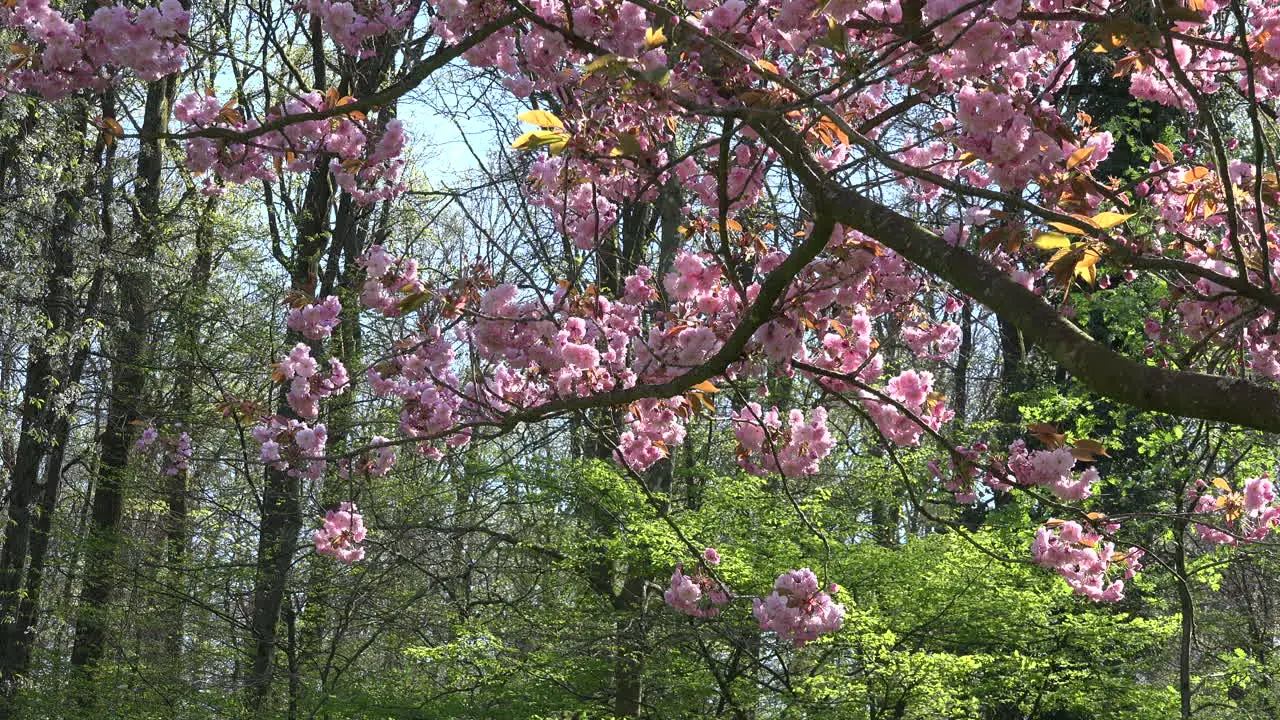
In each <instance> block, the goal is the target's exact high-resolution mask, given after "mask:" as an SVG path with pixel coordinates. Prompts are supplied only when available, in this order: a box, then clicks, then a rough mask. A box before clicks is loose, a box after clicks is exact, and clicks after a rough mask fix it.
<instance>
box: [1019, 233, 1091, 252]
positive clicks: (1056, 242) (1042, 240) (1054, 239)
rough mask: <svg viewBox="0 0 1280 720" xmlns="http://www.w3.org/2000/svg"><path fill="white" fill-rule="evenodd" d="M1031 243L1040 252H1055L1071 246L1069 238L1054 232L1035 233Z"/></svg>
mask: <svg viewBox="0 0 1280 720" xmlns="http://www.w3.org/2000/svg"><path fill="white" fill-rule="evenodd" d="M1077 232H1079V231H1077ZM1031 242H1032V243H1034V244H1035V246H1036V247H1038V248H1040V249H1041V250H1057V249H1061V248H1066V247H1070V246H1071V238H1069V237H1067V236H1066V235H1063V234H1062V233H1056V232H1039V233H1036V235H1035V237H1034V238H1032V240H1031Z"/></svg>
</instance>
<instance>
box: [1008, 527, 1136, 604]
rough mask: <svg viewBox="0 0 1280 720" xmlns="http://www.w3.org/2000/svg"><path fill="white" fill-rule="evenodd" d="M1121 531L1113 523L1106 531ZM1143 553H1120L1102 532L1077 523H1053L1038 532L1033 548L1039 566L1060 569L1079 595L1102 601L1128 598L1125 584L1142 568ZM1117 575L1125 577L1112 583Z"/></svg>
mask: <svg viewBox="0 0 1280 720" xmlns="http://www.w3.org/2000/svg"><path fill="white" fill-rule="evenodd" d="M1118 529H1119V526H1118V525H1116V524H1114V523H1112V524H1109V525H1107V526H1106V528H1105V531H1106V532H1107V533H1114V532H1115V531H1116V530H1118ZM1142 554H1143V553H1142V551H1141V550H1139V549H1137V548H1129V550H1128V552H1122V553H1120V552H1116V550H1115V544H1114V543H1112V542H1109V541H1104V540H1103V535H1102V533H1100V532H1097V531H1095V530H1086V529H1085V528H1084V526H1082V525H1081V524H1080V523H1078V522H1075V521H1067V522H1063V521H1061V520H1053V521H1050V522H1049V523H1047V524H1046V526H1045V527H1042V528H1040V529H1039V530H1037V531H1036V539H1035V542H1034V543H1032V545H1031V557H1032V559H1033V560H1035V562H1036V564H1037V565H1040V566H1041V567H1045V568H1052V569H1054V570H1056V571H1057V572H1058V574H1059V575H1061V576H1062V577H1064V578H1066V580H1067V584H1068V585H1070V586H1071V589H1072V590H1073V591H1074V592H1075V593H1076V594H1077V595H1083V596H1085V597H1087V598H1089V599H1090V600H1095V601H1100V602H1118V601H1120V600H1123V599H1124V581H1125V580H1128V579H1130V578H1132V577H1133V576H1134V575H1135V574H1136V573H1137V572H1138V571H1139V570H1141V569H1142V563H1140V562H1139V560H1140V559H1141V558H1142ZM1117 573H1118V574H1121V575H1123V577H1122V578H1120V579H1116V580H1109V578H1110V577H1111V576H1112V575H1114V574H1117Z"/></svg>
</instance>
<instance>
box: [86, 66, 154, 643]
mask: <svg viewBox="0 0 1280 720" xmlns="http://www.w3.org/2000/svg"><path fill="white" fill-rule="evenodd" d="M175 88H176V85H175V82H174V80H173V79H172V78H169V79H165V80H159V81H156V82H153V83H150V84H149V85H147V98H146V107H145V110H144V115H143V121H142V136H143V137H144V138H154V137H156V136H157V135H160V134H162V133H164V132H166V131H167V129H168V126H169V110H170V107H171V105H172V104H173V94H174V91H175ZM108 97H109V95H108ZM103 114H104V116H108V117H110V116H113V115H114V114H115V113H114V109H113V108H107V107H104V108H103ZM162 168H163V156H162V147H161V141H160V140H158V139H146V140H142V141H141V143H140V146H139V151H138V179H137V191H136V205H135V209H134V213H133V229H134V233H135V240H134V242H133V245H132V247H131V253H130V255H131V258H130V262H128V263H125V264H124V266H123V267H121V268H120V270H119V271H118V272H117V275H116V290H117V294H118V296H119V307H120V313H121V317H120V326H119V331H118V333H117V335H116V342H115V352H114V359H113V362H112V378H111V389H110V392H109V397H108V406H107V422H106V426H105V427H104V428H103V432H102V453H101V455H102V457H101V463H100V464H99V465H98V468H99V469H98V474H97V479H96V483H95V488H94V493H93V510H92V516H91V522H90V529H89V537H88V548H87V551H86V554H85V579H84V587H83V589H82V590H81V592H80V607H79V608H78V610H77V613H76V636H75V645H74V647H73V648H72V651H71V664H72V665H73V666H74V667H77V668H85V667H89V666H92V665H94V664H96V663H97V661H98V660H99V659H100V658H101V657H102V653H103V649H104V643H105V640H106V630H107V627H106V623H105V621H106V611H107V604H108V602H109V601H110V598H111V594H112V592H113V591H114V590H115V585H116V578H115V574H114V572H113V567H112V566H113V565H114V563H115V556H116V550H117V549H118V547H119V544H120V539H119V531H120V522H121V518H122V515H123V511H124V491H125V480H126V478H127V476H128V462H129V448H130V445H131V444H132V443H133V436H134V425H135V421H137V420H138V419H139V418H140V417H141V416H142V402H143V394H144V391H145V389H146V382H147V374H148V373H147V372H146V364H147V362H148V360H149V356H150V354H151V343H150V330H151V300H152V277H151V267H150V266H151V263H152V260H153V259H154V257H155V253H156V248H157V246H158V245H159V242H160V240H161V239H162V238H163V237H164V230H163V218H162V214H161V203H160V194H161V184H160V183H161V170H162ZM106 177H108V182H110V180H109V178H110V169H109V168H108V171H107V175H106ZM103 195H104V197H103V203H104V219H105V218H107V217H109V214H110V203H109V198H110V193H108V192H106V191H104V193H103Z"/></svg>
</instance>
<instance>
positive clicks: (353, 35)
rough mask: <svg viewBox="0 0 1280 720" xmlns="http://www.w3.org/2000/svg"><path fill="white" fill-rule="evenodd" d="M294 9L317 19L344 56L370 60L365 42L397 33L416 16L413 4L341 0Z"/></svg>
mask: <svg viewBox="0 0 1280 720" xmlns="http://www.w3.org/2000/svg"><path fill="white" fill-rule="evenodd" d="M298 9H299V10H302V11H305V12H307V13H309V14H311V15H312V16H314V17H317V18H319V19H320V27H321V29H323V30H324V33H325V34H326V35H328V36H329V37H331V38H333V41H334V42H335V43H337V45H338V47H340V48H342V51H343V52H345V53H346V54H348V55H354V56H356V57H361V58H364V57H370V56H372V55H375V54H376V52H375V50H374V48H372V47H369V43H368V41H369V40H372V39H374V38H378V37H381V36H383V35H386V34H387V33H389V32H392V31H393V30H401V29H404V28H405V27H406V26H408V25H409V23H411V22H412V21H413V18H414V15H416V14H417V3H416V2H397V1H395V0H361V1H360V2H357V3H350V2H344V1H343V0H302V2H300V3H299V4H298Z"/></svg>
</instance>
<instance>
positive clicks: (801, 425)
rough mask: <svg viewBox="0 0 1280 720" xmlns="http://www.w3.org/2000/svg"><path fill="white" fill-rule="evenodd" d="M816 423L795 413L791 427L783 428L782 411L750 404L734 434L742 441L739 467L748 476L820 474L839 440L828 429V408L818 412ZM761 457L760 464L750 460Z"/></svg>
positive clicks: (736, 419)
mask: <svg viewBox="0 0 1280 720" xmlns="http://www.w3.org/2000/svg"><path fill="white" fill-rule="evenodd" d="M811 415H812V419H811V420H808V421H806V420H805V418H804V413H802V412H800V411H799V410H792V411H791V412H790V414H789V417H788V420H789V422H788V424H787V427H786V428H785V429H784V428H783V427H782V418H781V416H779V414H778V408H776V407H775V408H770V409H769V411H768V412H764V411H763V409H762V408H761V407H760V404H759V403H754V402H752V403H747V404H746V406H745V407H743V408H742V410H741V411H740V412H739V413H738V414H737V415H735V416H734V418H733V419H734V424H733V434H734V436H735V437H737V438H738V445H739V447H740V449H739V451H738V464H740V465H742V467H743V468H744V469H746V471H747V472H750V473H752V474H755V475H764V474H765V473H769V472H776V473H779V474H781V475H783V476H785V477H804V476H805V475H812V474H814V473H816V472H818V463H819V462H820V461H821V460H822V459H823V458H825V457H826V456H827V455H828V454H829V453H830V452H831V449H832V448H833V447H835V438H833V437H832V436H831V431H830V430H829V429H828V428H827V410H826V408H822V407H818V408H814V409H813V411H812V413H811ZM755 455H759V456H760V462H759V463H758V464H757V463H756V462H754V461H753V460H751V459H750V458H751V457H752V456H755Z"/></svg>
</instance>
